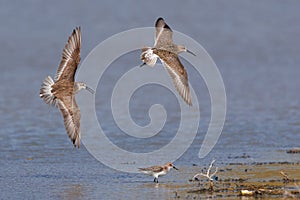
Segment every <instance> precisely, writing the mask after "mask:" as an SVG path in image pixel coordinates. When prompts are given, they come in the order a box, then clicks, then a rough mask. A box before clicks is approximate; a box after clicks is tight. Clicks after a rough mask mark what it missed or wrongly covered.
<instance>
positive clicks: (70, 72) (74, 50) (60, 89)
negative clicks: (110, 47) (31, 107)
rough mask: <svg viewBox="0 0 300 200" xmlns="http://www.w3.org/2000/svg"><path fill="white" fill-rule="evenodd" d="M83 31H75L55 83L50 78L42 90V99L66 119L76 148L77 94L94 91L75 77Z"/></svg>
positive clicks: (64, 54)
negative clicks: (54, 107)
mask: <svg viewBox="0 0 300 200" xmlns="http://www.w3.org/2000/svg"><path fill="white" fill-rule="evenodd" d="M80 47H81V31H80V27H76V28H75V29H74V30H73V33H72V35H71V36H70V37H69V38H68V42H67V44H66V45H65V48H64V50H63V53H62V59H61V62H60V64H59V66H58V69H57V71H56V74H55V77H54V81H53V79H52V78H51V77H50V76H48V77H46V78H45V80H44V82H43V84H42V87H41V89H40V97H41V98H43V100H44V101H45V102H46V103H47V104H49V105H53V106H57V107H58V108H59V110H60V112H61V114H62V116H63V118H64V125H65V128H66V131H67V134H68V136H69V138H70V139H71V140H72V142H73V144H74V146H75V147H78V148H79V146H80V110H79V108H78V105H77V104H76V101H75V94H77V93H78V92H79V91H80V90H81V89H86V90H88V91H89V92H91V93H94V91H93V90H92V89H91V88H89V87H88V86H87V85H86V84H85V83H83V82H75V80H74V76H75V73H76V70H77V67H78V65H79V63H80Z"/></svg>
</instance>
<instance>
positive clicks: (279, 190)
mask: <svg viewBox="0 0 300 200" xmlns="http://www.w3.org/2000/svg"><path fill="white" fill-rule="evenodd" d="M299 169H300V163H288V162H284V163H253V164H241V163H233V164H229V165H226V166H223V167H220V168H219V169H218V172H217V174H216V176H217V177H218V180H217V181H214V186H213V189H212V190H211V189H209V181H208V180H207V179H206V178H205V177H202V178H200V179H199V180H198V181H192V180H191V178H192V177H193V175H195V174H196V173H200V172H201V170H203V173H205V172H206V170H207V169H206V168H203V167H199V166H193V167H188V168H184V169H182V171H186V172H187V171H190V180H189V181H188V182H186V183H183V184H176V185H172V186H170V188H169V189H170V190H171V188H173V190H174V196H173V197H172V198H174V199H175V198H177V199H204V198H222V199H257V198H258V199H282V198H284V199H299V198H300V170H299ZM214 170H215V169H214V168H212V170H211V171H212V172H214ZM281 172H283V174H284V175H283V174H282V173H281ZM242 191H243V194H242Z"/></svg>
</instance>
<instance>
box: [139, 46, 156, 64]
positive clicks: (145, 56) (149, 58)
mask: <svg viewBox="0 0 300 200" xmlns="http://www.w3.org/2000/svg"><path fill="white" fill-rule="evenodd" d="M157 58H158V56H157V55H156V54H154V53H153V50H152V48H151V47H144V48H142V54H141V60H142V61H143V62H144V63H145V64H147V65H149V66H151V67H153V66H154V65H155V63H156V61H157Z"/></svg>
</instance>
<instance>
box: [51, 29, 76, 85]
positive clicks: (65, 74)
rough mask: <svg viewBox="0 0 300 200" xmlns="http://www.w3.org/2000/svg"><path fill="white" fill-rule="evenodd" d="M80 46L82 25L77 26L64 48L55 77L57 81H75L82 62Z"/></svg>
mask: <svg viewBox="0 0 300 200" xmlns="http://www.w3.org/2000/svg"><path fill="white" fill-rule="evenodd" d="M80 47H81V31H80V27H76V28H75V29H74V30H73V33H72V35H71V36H70V37H69V38H68V42H67V44H66V45H65V48H64V50H63V53H62V59H61V61H60V64H59V66H58V69H57V71H56V74H55V77H54V80H55V81H58V80H59V79H67V80H69V81H72V82H74V76H75V73H76V70H77V67H78V65H79V63H80Z"/></svg>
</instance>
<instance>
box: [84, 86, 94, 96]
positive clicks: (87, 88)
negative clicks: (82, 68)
mask: <svg viewBox="0 0 300 200" xmlns="http://www.w3.org/2000/svg"><path fill="white" fill-rule="evenodd" d="M85 89H86V90H87V91H89V92H90V93H92V94H95V91H94V90H93V89H92V88H90V87H88V86H86V87H85Z"/></svg>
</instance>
